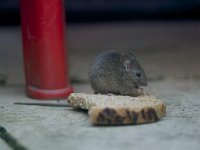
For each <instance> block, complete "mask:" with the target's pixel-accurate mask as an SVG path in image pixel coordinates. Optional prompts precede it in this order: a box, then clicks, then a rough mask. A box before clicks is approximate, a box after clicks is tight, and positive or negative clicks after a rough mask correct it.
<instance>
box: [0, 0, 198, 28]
mask: <svg viewBox="0 0 200 150" xmlns="http://www.w3.org/2000/svg"><path fill="white" fill-rule="evenodd" d="M65 8H66V9H65V12H66V14H67V15H66V16H67V20H68V22H69V23H74V22H105V21H130V20H131V21H132V20H188V19H189V20H196V19H200V0H65ZM19 24H20V11H19V0H0V25H19Z"/></svg>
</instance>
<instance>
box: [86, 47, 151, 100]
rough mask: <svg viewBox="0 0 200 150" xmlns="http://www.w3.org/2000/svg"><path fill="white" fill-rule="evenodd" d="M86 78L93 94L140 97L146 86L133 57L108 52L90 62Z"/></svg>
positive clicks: (130, 54)
mask: <svg viewBox="0 0 200 150" xmlns="http://www.w3.org/2000/svg"><path fill="white" fill-rule="evenodd" d="M88 77H89V80H90V84H91V87H92V89H93V90H94V93H95V94H113V95H127V96H134V97H135V96H140V95H143V94H144V89H143V88H141V86H147V78H146V75H145V72H144V70H143V68H142V67H141V65H140V64H139V62H138V60H137V59H136V57H135V55H134V54H133V53H131V52H129V53H120V52H118V51H116V50H108V51H104V52H102V53H100V54H99V55H97V56H96V57H95V59H94V60H93V61H92V63H91V65H90V67H89V72H88Z"/></svg>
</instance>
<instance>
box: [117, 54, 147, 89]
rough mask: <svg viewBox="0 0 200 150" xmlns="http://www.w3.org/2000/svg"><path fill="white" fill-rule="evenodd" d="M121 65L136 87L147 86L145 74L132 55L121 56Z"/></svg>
mask: <svg viewBox="0 0 200 150" xmlns="http://www.w3.org/2000/svg"><path fill="white" fill-rule="evenodd" d="M121 63H122V67H123V69H124V70H125V71H126V73H127V74H128V75H129V76H130V77H131V78H132V80H134V83H135V84H136V86H139V85H141V86H147V78H146V75H145V72H144V70H143V69H142V67H141V66H140V64H139V63H138V61H137V59H136V57H135V56H134V55H133V54H132V53H129V54H125V55H122V58H121Z"/></svg>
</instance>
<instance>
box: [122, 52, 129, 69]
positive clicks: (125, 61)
mask: <svg viewBox="0 0 200 150" xmlns="http://www.w3.org/2000/svg"><path fill="white" fill-rule="evenodd" d="M121 63H122V66H123V67H124V68H125V69H126V70H130V69H131V59H130V57H129V56H127V55H122V57H121Z"/></svg>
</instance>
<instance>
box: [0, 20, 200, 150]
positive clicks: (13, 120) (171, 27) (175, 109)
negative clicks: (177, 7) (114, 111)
mask: <svg viewBox="0 0 200 150" xmlns="http://www.w3.org/2000/svg"><path fill="white" fill-rule="evenodd" d="M19 29H20V28H19V27H6V28H0V45H1V48H0V125H1V126H4V127H5V128H6V129H7V130H8V132H9V133H10V134H12V135H13V136H14V137H15V138H16V139H17V140H18V141H19V142H20V143H21V144H22V145H24V146H25V147H27V148H28V149H30V150H45V149H48V150H55V149H59V150H64V149H75V150H81V149H116V150H118V149H119V150H121V149H127V150H129V149H130V150H132V149H136V150H138V149H141V150H145V149H152V150H160V149H163V150H170V149H171V150H188V149H190V150H197V149H199V146H200V144H199V143H200V125H199V124H200V98H199V97H200V69H199V64H200V59H199V56H200V51H199V48H200V42H199V38H198V37H199V34H200V22H148V23H145V22H132V23H112V24H90V25H87V24H82V25H78V24H76V25H70V26H69V27H68V49H69V58H70V60H69V62H70V79H71V81H72V85H73V87H74V88H75V91H76V92H88V93H91V92H92V90H91V88H90V85H89V84H88V79H87V70H88V66H89V63H90V61H91V60H92V58H93V57H94V56H95V55H96V54H97V53H99V52H100V51H103V50H107V49H113V48H114V49H119V50H120V51H129V50H133V51H134V53H135V54H136V56H137V57H138V59H139V60H140V62H141V64H142V66H143V67H144V69H145V71H146V73H147V76H148V78H149V86H148V88H147V89H146V90H147V91H149V92H150V93H152V94H154V95H155V96H156V97H158V98H160V99H162V100H163V101H164V102H165V103H166V105H167V116H166V117H165V118H163V119H162V120H161V121H159V122H157V123H151V124H144V125H136V126H131V125H130V126H117V127H96V126H92V125H91V124H90V122H89V119H88V116H87V113H86V112H82V111H75V110H73V109H72V108H71V107H49V106H24V105H15V104H14V103H15V102H30V103H31V102H39V101H36V100H32V99H30V98H27V97H26V96H25V93H24V76H23V68H22V66H23V63H22V53H21V40H20V30H19ZM83 51H84V53H83ZM40 103H41V102H40ZM42 103H43V102H42ZM46 103H56V104H57V103H59V104H61V105H65V104H66V101H65V100H64V101H59V102H57V101H47V102H46ZM65 106H66V105H65ZM1 149H2V150H3V149H4V150H10V148H9V147H8V146H7V145H6V144H5V143H4V142H3V141H2V140H1V139H0V150H1Z"/></svg>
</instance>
